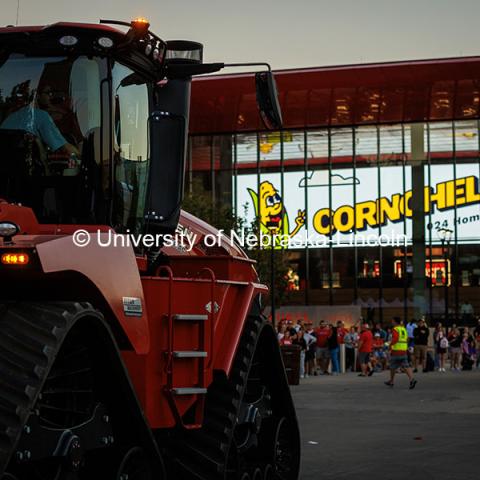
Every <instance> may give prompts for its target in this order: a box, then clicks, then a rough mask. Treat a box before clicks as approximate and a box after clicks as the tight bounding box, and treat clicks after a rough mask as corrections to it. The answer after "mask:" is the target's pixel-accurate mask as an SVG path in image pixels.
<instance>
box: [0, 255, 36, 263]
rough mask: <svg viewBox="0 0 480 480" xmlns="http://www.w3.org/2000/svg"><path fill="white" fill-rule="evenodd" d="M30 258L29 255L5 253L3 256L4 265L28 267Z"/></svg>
mask: <svg viewBox="0 0 480 480" xmlns="http://www.w3.org/2000/svg"><path fill="white" fill-rule="evenodd" d="M29 262H30V257H29V256H28V254H27V253H4V254H3V255H2V264H3V265H27V264H28V263H29Z"/></svg>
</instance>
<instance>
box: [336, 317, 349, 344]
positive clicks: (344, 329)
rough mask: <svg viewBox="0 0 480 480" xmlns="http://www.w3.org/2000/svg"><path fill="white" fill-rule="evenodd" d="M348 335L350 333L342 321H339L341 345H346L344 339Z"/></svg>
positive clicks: (339, 341) (338, 336)
mask: <svg viewBox="0 0 480 480" xmlns="http://www.w3.org/2000/svg"><path fill="white" fill-rule="evenodd" d="M347 333H348V330H347V329H346V328H345V325H344V323H343V322H342V321H341V320H339V321H338V322H337V338H338V344H339V345H343V344H344V343H345V342H344V340H343V338H344V337H345V335H346V334H347Z"/></svg>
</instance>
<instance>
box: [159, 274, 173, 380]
mask: <svg viewBox="0 0 480 480" xmlns="http://www.w3.org/2000/svg"><path fill="white" fill-rule="evenodd" d="M162 271H164V272H166V273H167V275H168V329H167V338H168V350H167V363H166V365H165V373H166V374H167V382H168V387H169V388H172V387H173V369H172V364H173V342H174V332H173V315H172V304H173V271H172V269H171V268H170V267H169V266H167V265H161V266H160V267H158V269H157V271H156V272H155V273H156V275H157V276H160V273H161V272H162Z"/></svg>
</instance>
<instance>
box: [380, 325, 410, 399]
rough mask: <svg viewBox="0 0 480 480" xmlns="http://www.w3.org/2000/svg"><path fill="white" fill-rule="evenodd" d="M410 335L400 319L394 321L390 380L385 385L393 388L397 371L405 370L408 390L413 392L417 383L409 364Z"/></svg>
mask: <svg viewBox="0 0 480 480" xmlns="http://www.w3.org/2000/svg"><path fill="white" fill-rule="evenodd" d="M407 352H408V333H407V329H406V328H405V327H404V326H403V324H402V322H401V320H400V319H399V318H394V319H393V334H392V342H391V344H390V380H389V381H387V382H385V385H387V386H389V387H393V385H394V380H395V374H396V372H397V369H399V368H403V369H404V370H405V373H406V374H407V377H408V379H409V380H410V384H409V386H408V388H409V389H410V390H413V389H414V388H415V385H416V384H417V381H416V380H415V378H413V372H412V367H411V366H410V364H409V363H408V355H407Z"/></svg>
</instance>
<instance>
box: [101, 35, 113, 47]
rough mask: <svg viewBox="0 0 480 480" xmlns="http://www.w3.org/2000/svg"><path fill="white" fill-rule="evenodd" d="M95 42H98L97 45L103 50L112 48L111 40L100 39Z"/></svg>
mask: <svg viewBox="0 0 480 480" xmlns="http://www.w3.org/2000/svg"><path fill="white" fill-rule="evenodd" d="M97 41H98V44H99V45H100V46H101V47H103V48H112V47H113V40H112V39H111V38H109V37H100V38H99V39H98V40H97Z"/></svg>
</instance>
